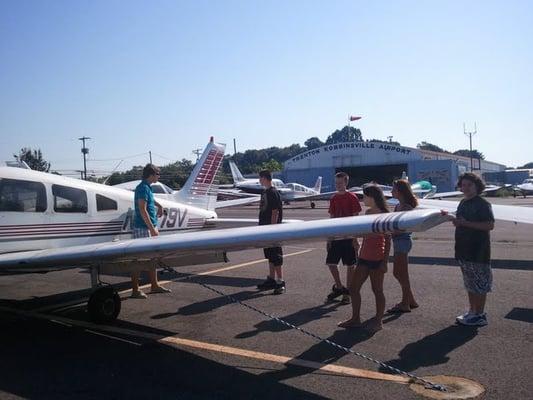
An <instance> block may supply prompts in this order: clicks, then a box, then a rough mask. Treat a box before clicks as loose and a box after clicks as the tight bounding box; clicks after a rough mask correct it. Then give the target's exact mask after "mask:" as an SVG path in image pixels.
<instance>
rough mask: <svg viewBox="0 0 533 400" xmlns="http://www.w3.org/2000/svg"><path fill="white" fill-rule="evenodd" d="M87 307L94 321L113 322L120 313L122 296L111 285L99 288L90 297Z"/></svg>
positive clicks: (100, 322)
mask: <svg viewBox="0 0 533 400" xmlns="http://www.w3.org/2000/svg"><path fill="white" fill-rule="evenodd" d="M87 309H88V311H89V316H90V317H91V319H92V320H93V321H94V322H96V323H98V324H107V323H109V322H113V321H114V320H116V319H117V317H118V314H119V313H120V296H119V295H118V293H117V291H116V290H115V289H114V288H113V287H111V286H106V287H102V288H99V289H97V290H96V291H95V292H94V293H93V294H92V295H91V297H90V298H89V302H88V303H87Z"/></svg>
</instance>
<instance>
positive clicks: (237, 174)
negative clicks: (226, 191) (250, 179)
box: [229, 160, 245, 183]
mask: <svg viewBox="0 0 533 400" xmlns="http://www.w3.org/2000/svg"><path fill="white" fill-rule="evenodd" d="M229 167H230V169H231V176H232V177H233V182H234V183H237V182H242V181H244V180H245V179H244V176H242V174H241V171H239V168H237V164H235V162H234V161H233V160H229Z"/></svg>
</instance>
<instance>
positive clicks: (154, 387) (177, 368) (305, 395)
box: [0, 314, 324, 400]
mask: <svg viewBox="0 0 533 400" xmlns="http://www.w3.org/2000/svg"><path fill="white" fill-rule="evenodd" d="M0 330H1V331H2V338H3V340H2V341H0V354H2V366H3V368H2V374H0V397H10V396H17V397H23V398H28V399H55V400H57V399H72V398H75V399H97V398H102V399H123V398H128V399H149V398H157V399H185V400H188V399H195V400H204V399H205V400H207V399H222V400H225V399H228V400H230V399H231V400H234V399H242V398H248V399H270V398H277V399H313V400H314V399H323V398H324V397H322V396H318V395H316V394H313V393H310V392H307V391H304V390H300V389H296V388H293V387H291V386H287V385H284V384H281V383H279V382H276V381H274V380H273V379H265V378H264V377H262V376H257V375H255V374H252V373H249V372H245V371H242V370H239V369H237V368H235V367H231V366H227V365H224V364H220V363H218V362H215V361H212V360H209V359H206V358H203V357H201V356H198V355H196V354H192V353H189V352H186V351H182V350H179V349H176V348H172V347H168V346H162V345H159V344H155V343H154V344H147V345H144V346H134V345H131V344H127V343H121V342H117V341H113V340H109V339H107V338H103V337H101V336H95V335H89V334H87V333H84V331H83V330H80V329H71V328H65V327H62V326H59V325H58V326H56V325H53V324H51V323H49V322H46V321H40V320H33V319H21V318H16V317H15V318H11V316H10V315H7V314H6V315H4V314H0Z"/></svg>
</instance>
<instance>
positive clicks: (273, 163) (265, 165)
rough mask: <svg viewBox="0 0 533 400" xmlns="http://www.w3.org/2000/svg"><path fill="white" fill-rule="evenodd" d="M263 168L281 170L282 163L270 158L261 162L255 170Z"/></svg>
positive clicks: (272, 170) (274, 170)
mask: <svg viewBox="0 0 533 400" xmlns="http://www.w3.org/2000/svg"><path fill="white" fill-rule="evenodd" d="M263 169H266V170H268V171H270V172H276V171H281V170H282V169H283V164H281V163H280V162H279V161H276V160H274V159H270V160H269V161H267V162H264V163H263V164H261V165H260V166H259V168H258V170H257V172H259V171H261V170H263Z"/></svg>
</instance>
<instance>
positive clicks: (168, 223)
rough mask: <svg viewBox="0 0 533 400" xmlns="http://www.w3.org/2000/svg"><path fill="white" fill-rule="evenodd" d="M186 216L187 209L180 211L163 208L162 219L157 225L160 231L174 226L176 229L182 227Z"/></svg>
mask: <svg viewBox="0 0 533 400" xmlns="http://www.w3.org/2000/svg"><path fill="white" fill-rule="evenodd" d="M186 216H187V209H185V210H180V209H179V208H173V207H171V208H163V218H162V220H161V224H160V225H159V226H160V227H161V229H164V228H169V229H171V228H174V227H176V224H177V225H178V227H180V228H181V227H182V226H183V225H184V223H185V217H186Z"/></svg>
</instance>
